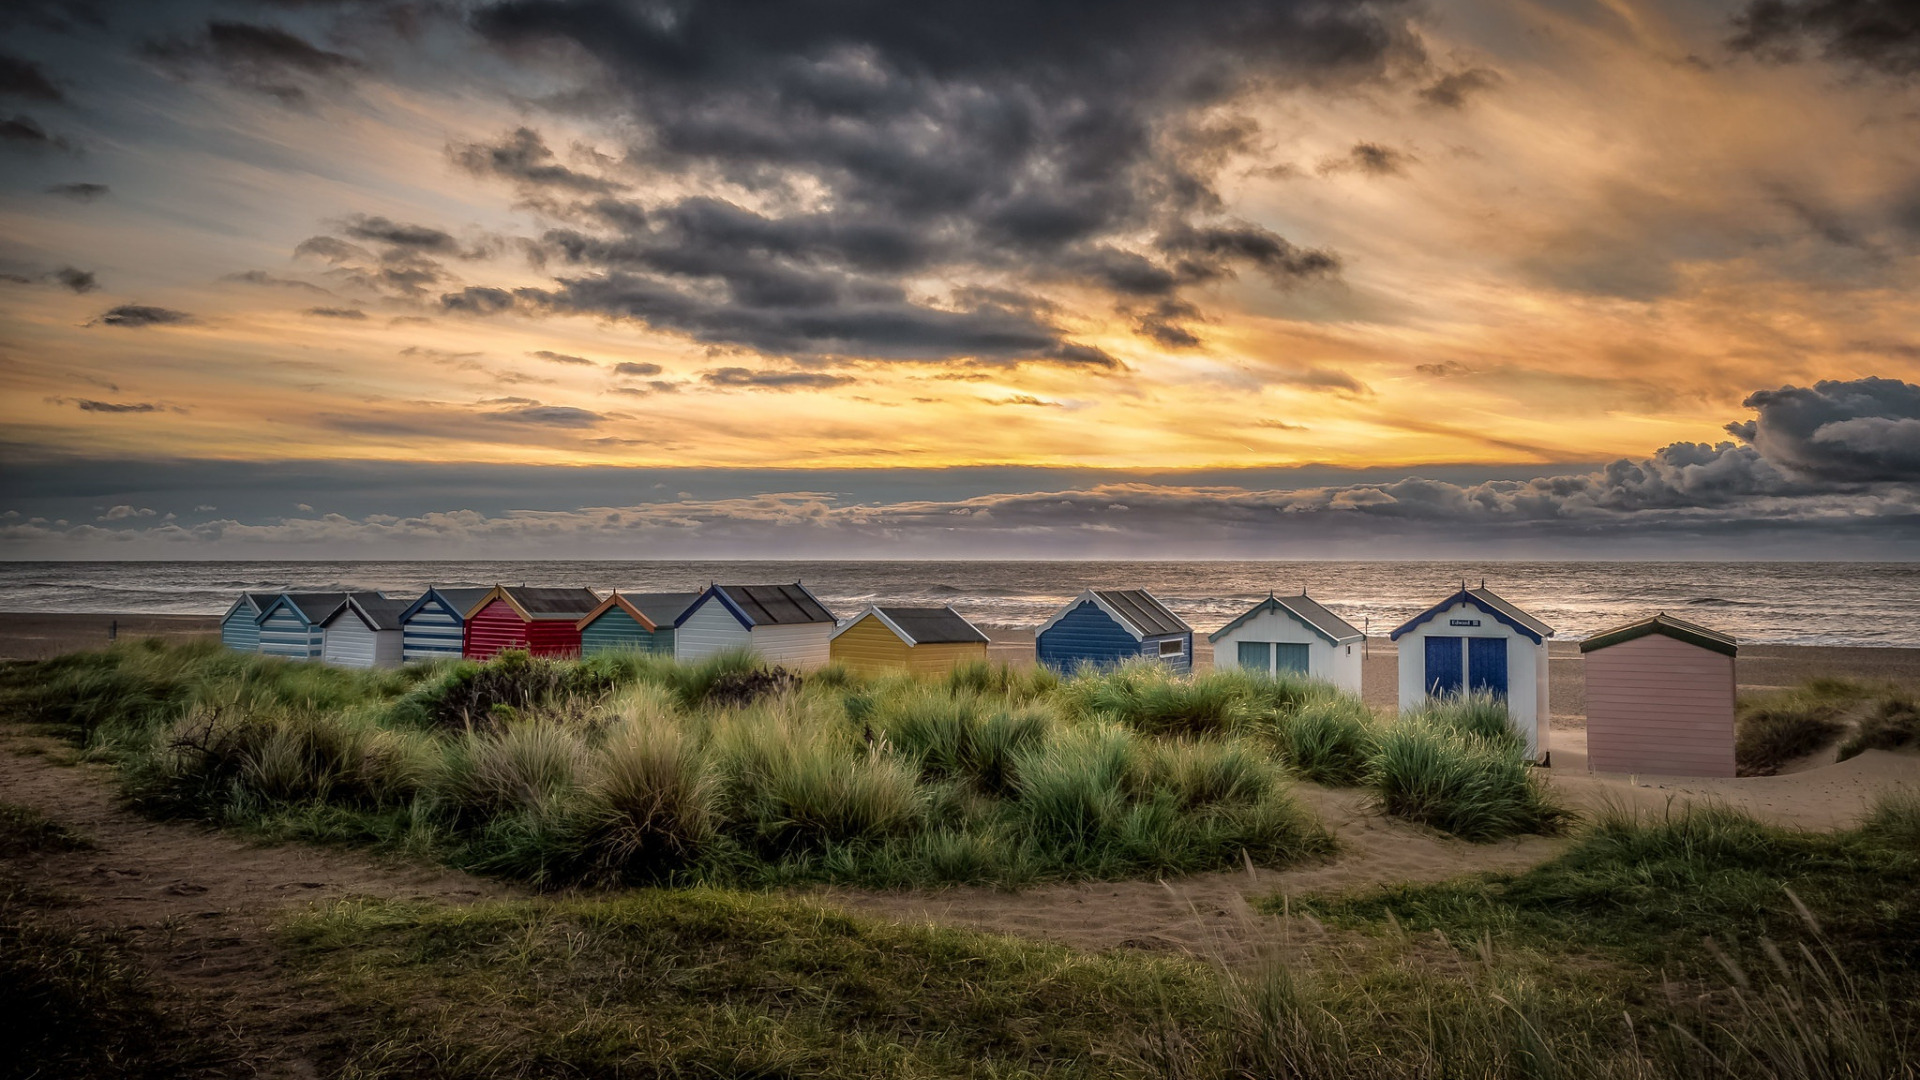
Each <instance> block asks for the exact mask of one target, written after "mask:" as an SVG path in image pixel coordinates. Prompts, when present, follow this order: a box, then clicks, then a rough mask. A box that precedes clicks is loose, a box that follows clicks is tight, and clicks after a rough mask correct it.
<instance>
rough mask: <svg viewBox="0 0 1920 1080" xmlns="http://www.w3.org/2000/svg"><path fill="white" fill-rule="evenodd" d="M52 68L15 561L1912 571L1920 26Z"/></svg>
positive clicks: (1757, 17)
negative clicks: (1419, 562) (1891, 562)
mask: <svg viewBox="0 0 1920 1080" xmlns="http://www.w3.org/2000/svg"><path fill="white" fill-rule="evenodd" d="M0 29H4V41H5V44H4V46H3V47H0V49H3V52H0V180H3V181H4V205H3V206H0V215H4V216H3V217H0V385H3V386H4V393H3V394H0V410H4V414H3V415H4V432H3V433H0V439H4V441H5V443H6V446H5V448H4V456H5V464H4V466H0V556H4V557H8V558H44V557H89V558H123V557H127V558H196V557H227V558H231V557H242V558H251V557H260V558H266V557H306V556H316V557H317V556H327V557H370V558H371V557H395V556H417V557H422V558H443V557H460V556H463V555H479V554H486V555H490V556H500V557H546V556H552V557H561V556H569V557H571V556H581V557H586V556H607V557H621V558H649V557H666V558H679V557H692V556H766V557H779V556H782V555H808V556H815V557H818V556H834V555H845V556H848V557H914V556H921V555H924V556H940V557H954V556H995V557H1036V558H1050V557H1084V556H1114V557H1118V556H1141V557H1180V556H1183V555H1185V556H1196V557H1229V556H1237V557H1259V556H1272V557H1289V558H1292V557H1317V558H1346V557H1373V556H1379V557H1393V556H1417V555H1429V554H1430V555H1445V556H1457V555H1464V554H1473V555H1476V556H1484V555H1496V556H1510V557H1554V556H1558V555H1565V556H1569V557H1574V556H1578V557H1595V556H1600V555H1617V556H1629V557H1659V556H1664V555H1678V556H1688V557H1696V556H1698V557H1733V558H1745V557H1757V556H1788V557H1835V558H1856V557H1857V558H1885V557H1897V558H1911V557H1913V554H1914V552H1915V551H1920V546H1916V545H1920V386H1916V385H1914V384H1915V383H1920V13H1916V11H1915V9H1914V7H1913V5H1912V4H1911V3H1899V2H1895V0H1752V2H1750V3H1712V2H1702V3H1666V4H1646V3H1634V2H1630V0H1611V2H1605V0H1596V2H1573V0H1568V2H1532V3H1529V2H1501V0H1490V2H1476V3H1470V2H1466V0H1437V2H1430V3H1418V4H1414V3H1407V4H1395V3H1368V4H1341V3H1321V2H1314V3H1297V2H1292V0H1219V2H1212V3H1196V4H1166V3H1161V2H1157V0H1107V2H1100V3H1094V2H1090V0H1088V2H1069V0H1053V2H1042V0H1034V2H1028V0H965V2H956V3H948V2H944V0H921V2H915V3H905V4H902V3H897V2H894V0H839V2H827V0H795V2H791V3H773V2H747V0H731V2H728V0H670V2H660V3H645V2H622V0H598V2H591V0H581V2H574V0H515V2H505V3H487V2H477V0H476V2H467V3H462V2H457V0H390V2H389V0H365V2H356V0H278V2H263V3H254V4H234V3H215V2H206V3H201V2H170V0H168V2H161V0H156V2H153V3H146V4H138V5H133V4H111V3H100V4H94V5H89V4H86V3H52V2H45V3H36V2H34V0H26V2H15V3H12V4H9V5H7V10H6V12H5V13H4V14H0Z"/></svg>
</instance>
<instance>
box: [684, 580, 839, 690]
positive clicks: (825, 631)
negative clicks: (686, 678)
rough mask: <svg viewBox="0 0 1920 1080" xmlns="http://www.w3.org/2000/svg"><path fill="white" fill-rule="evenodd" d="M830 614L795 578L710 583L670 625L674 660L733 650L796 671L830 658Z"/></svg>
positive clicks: (706, 656)
mask: <svg viewBox="0 0 1920 1080" xmlns="http://www.w3.org/2000/svg"><path fill="white" fill-rule="evenodd" d="M834 625H835V624H834V618H833V612H831V611H828V610H827V606H826V605H825V604H822V603H821V602H820V598H819V597H817V596H815V595H813V594H812V593H811V592H808V591H807V588H806V586H804V585H802V584H800V583H799V582H797V581H796V582H794V583H793V584H791V585H711V586H708V588H707V591H706V592H703V593H701V594H700V598H699V599H698V600H695V601H694V602H693V604H692V606H690V607H688V608H687V609H686V610H685V611H684V612H682V613H681V615H680V618H679V619H678V620H676V621H675V623H674V628H673V658H674V659H675V660H678V661H680V662H681V663H683V664H684V663H689V662H693V661H698V660H705V659H707V658H708V657H711V656H718V655H720V654H721V653H724V652H730V651H734V650H741V651H750V652H753V653H755V654H757V655H758V656H759V657H760V658H761V659H763V660H767V661H769V662H771V663H775V664H780V665H782V666H784V667H790V668H795V669H797V670H800V671H812V670H813V669H815V668H822V667H826V666H827V664H828V662H829V661H830V659H831V654H832V648H833V645H832V642H833V631H834Z"/></svg>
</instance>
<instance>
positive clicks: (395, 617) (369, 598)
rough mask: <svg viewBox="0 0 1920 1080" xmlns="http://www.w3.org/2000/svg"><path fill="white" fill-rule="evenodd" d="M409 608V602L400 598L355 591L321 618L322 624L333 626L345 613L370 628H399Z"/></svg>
mask: <svg viewBox="0 0 1920 1080" xmlns="http://www.w3.org/2000/svg"><path fill="white" fill-rule="evenodd" d="M406 610H407V604H406V603H405V602H404V601H400V600H389V599H387V598H386V597H384V596H381V595H379V594H377V593H354V594H352V595H350V596H348V597H347V599H346V602H345V603H343V604H341V605H340V606H339V607H337V608H334V609H333V613H332V614H330V615H328V616H327V617H326V618H324V619H322V620H320V625H322V626H332V625H333V624H334V623H336V622H338V621H339V620H340V617H341V616H343V615H352V616H353V617H355V618H357V619H359V620H360V622H361V623H362V624H363V625H365V626H366V628H367V629H369V630H398V629H400V616H401V614H402V613H403V612H405V611H406Z"/></svg>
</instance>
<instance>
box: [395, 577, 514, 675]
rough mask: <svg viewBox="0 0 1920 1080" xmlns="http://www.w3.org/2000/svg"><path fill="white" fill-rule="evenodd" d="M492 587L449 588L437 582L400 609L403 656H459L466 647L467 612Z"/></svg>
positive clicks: (410, 659)
mask: <svg viewBox="0 0 1920 1080" xmlns="http://www.w3.org/2000/svg"><path fill="white" fill-rule="evenodd" d="M491 591H492V590H491V589H486V588H474V589H446V588H441V587H440V586H438V585H435V586H433V587H431V588H429V589H428V590H427V591H426V592H424V593H421V594H420V598H419V599H418V600H415V601H414V602H413V603H411V604H408V605H407V609H406V610H405V611H402V612H401V613H400V641H401V658H402V660H403V661H404V662H405V663H409V664H411V663H414V662H416V661H426V660H458V659H460V652H461V649H462V648H464V642H465V634H464V631H465V629H466V625H467V613H468V612H470V611H472V610H473V606H474V605H475V604H478V603H479V602H480V601H481V600H483V599H485V598H486V595H487V593H489V592H491Z"/></svg>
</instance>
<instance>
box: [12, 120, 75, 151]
mask: <svg viewBox="0 0 1920 1080" xmlns="http://www.w3.org/2000/svg"><path fill="white" fill-rule="evenodd" d="M0 142H10V143H19V144H21V145H23V146H26V147H29V148H37V147H43V146H46V147H53V148H55V149H59V150H68V149H71V147H70V146H69V145H68V143H67V140H65V139H63V138H61V137H60V136H58V135H52V134H49V133H48V132H47V129H46V128H43V127H41V126H40V122H39V121H38V120H35V119H34V118H33V117H31V116H19V115H15V116H9V117H4V118H0Z"/></svg>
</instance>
